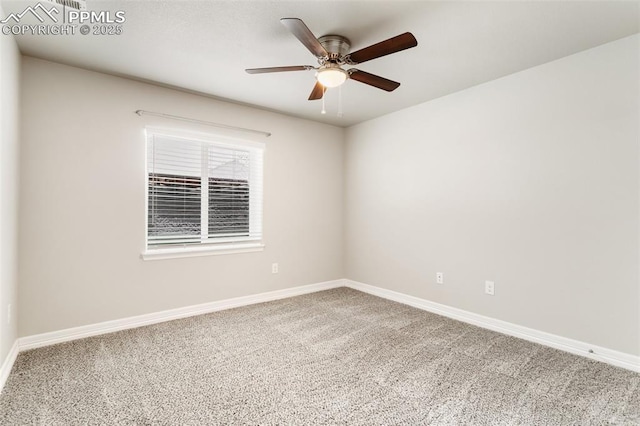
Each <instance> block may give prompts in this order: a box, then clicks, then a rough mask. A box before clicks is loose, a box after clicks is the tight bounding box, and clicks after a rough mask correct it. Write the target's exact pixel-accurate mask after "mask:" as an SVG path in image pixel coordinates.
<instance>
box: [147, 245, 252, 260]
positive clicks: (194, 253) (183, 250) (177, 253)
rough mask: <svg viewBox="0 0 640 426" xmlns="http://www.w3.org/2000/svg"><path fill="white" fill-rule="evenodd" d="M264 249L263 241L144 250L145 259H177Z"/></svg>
mask: <svg viewBox="0 0 640 426" xmlns="http://www.w3.org/2000/svg"><path fill="white" fill-rule="evenodd" d="M262 250H264V244H262V243H253V242H252V243H237V244H220V245H216V246H205V247H180V248H167V249H152V250H146V251H144V252H142V254H141V257H142V259H143V260H161V259H177V258H181V257H198V256H215V255H220V254H236V253H250V252H254V251H262Z"/></svg>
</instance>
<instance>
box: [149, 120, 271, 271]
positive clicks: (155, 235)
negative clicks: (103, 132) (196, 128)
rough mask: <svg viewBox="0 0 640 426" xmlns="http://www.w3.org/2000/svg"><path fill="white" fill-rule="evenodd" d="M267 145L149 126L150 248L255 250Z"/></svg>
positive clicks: (167, 251)
mask: <svg viewBox="0 0 640 426" xmlns="http://www.w3.org/2000/svg"><path fill="white" fill-rule="evenodd" d="M263 150H264V147H263V144H258V143H255V142H249V141H238V140H229V139H227V138H222V137H217V136H215V135H203V134H195V133H193V134H188V133H184V132H176V131H162V130H154V129H147V250H146V252H145V253H144V254H143V257H144V258H155V257H159V256H160V257H174V256H172V255H176V254H177V255H180V254H181V253H182V254H184V253H191V254H193V253H196V254H203V253H207V252H215V251H221V252H222V251H223V252H225V253H228V252H238V251H253V250H258V249H261V248H262V247H263V245H262V160H263Z"/></svg>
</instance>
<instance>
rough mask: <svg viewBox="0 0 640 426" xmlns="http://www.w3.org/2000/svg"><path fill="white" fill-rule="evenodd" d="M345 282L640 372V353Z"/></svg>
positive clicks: (354, 286)
mask: <svg viewBox="0 0 640 426" xmlns="http://www.w3.org/2000/svg"><path fill="white" fill-rule="evenodd" d="M344 281H345V285H346V286H347V287H350V288H352V289H354V290H360V291H363V292H365V293H369V294H372V295H374V296H378V297H382V298H385V299H389V300H393V301H395V302H399V303H403V304H405V305H409V306H413V307H415V308H419V309H423V310H425V311H429V312H433V313H435V314H438V315H442V316H445V317H449V318H453V319H456V320H458V321H462V322H466V323H469V324H473V325H477V326H478V327H482V328H486V329H489V330H493V331H497V332H499V333H503V334H507V335H509V336H513V337H518V338H520V339H524V340H528V341H530V342H534V343H539V344H541V345H545V346H549V347H552V348H555V349H559V350H562V351H565V352H569V353H572V354H575V355H581V356H584V357H587V358H590V359H594V360H597V361H602V362H606V363H607V364H611V365H615V366H616V367H622V368H626V369H628V370H631V371H635V372H640V357H639V356H635V355H631V354H627V353H624V352H618V351H614V350H612V349H607V348H603V347H599V346H595V345H591V344H589V343H585V342H581V341H578V340H573V339H568V338H566V337H562V336H557V335H555V334H551V333H545V332H543V331H539V330H535V329H532V328H527V327H523V326H520V325H516V324H513V323H510V322H506V321H501V320H497V319H494V318H490V317H486V316H483V315H479V314H474V313H473V312H469V311H464V310H462V309H457V308H453V307H451V306H447V305H441V304H439V303H435V302H431V301H429V300H425V299H421V298H419V297H414V296H409V295H406V294H403V293H399V292H396V291H392V290H387V289H384V288H380V287H375V286H372V285H369V284H364V283H360V282H357V281H352V280H344Z"/></svg>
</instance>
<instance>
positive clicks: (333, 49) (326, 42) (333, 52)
mask: <svg viewBox="0 0 640 426" xmlns="http://www.w3.org/2000/svg"><path fill="white" fill-rule="evenodd" d="M318 41H319V42H320V44H321V45H322V47H324V50H326V51H327V52H329V59H337V58H341V57H343V56H345V55H346V54H347V53H349V49H351V42H350V41H349V39H348V38H346V37H342V36H339V35H325V36H322V37H320V38H319V39H318Z"/></svg>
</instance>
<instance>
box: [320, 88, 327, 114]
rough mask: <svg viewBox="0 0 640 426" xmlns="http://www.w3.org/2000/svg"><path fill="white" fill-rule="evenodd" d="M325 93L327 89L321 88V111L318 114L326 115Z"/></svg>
mask: <svg viewBox="0 0 640 426" xmlns="http://www.w3.org/2000/svg"><path fill="white" fill-rule="evenodd" d="M326 93H327V88H326V87H323V88H322V111H320V114H326V113H327V110H326V109H324V95H326Z"/></svg>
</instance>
